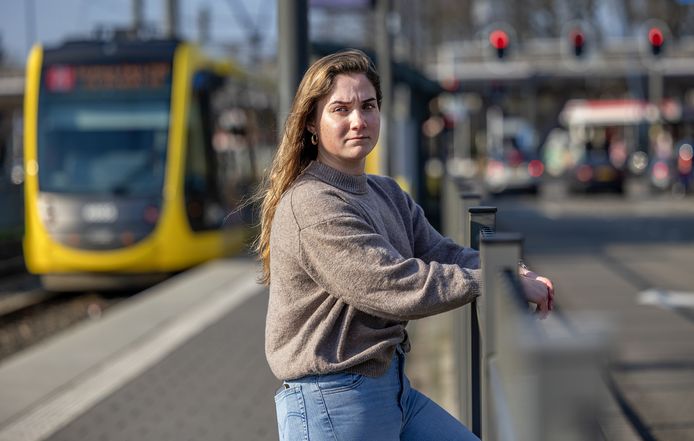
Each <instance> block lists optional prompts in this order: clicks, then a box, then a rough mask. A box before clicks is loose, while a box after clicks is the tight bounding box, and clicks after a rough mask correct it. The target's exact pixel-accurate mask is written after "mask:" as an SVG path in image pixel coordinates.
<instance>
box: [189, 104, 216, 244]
mask: <svg viewBox="0 0 694 441" xmlns="http://www.w3.org/2000/svg"><path fill="white" fill-rule="evenodd" d="M203 114H204V112H203V111H202V110H201V103H200V100H199V98H197V97H196V96H193V97H191V106H190V109H189V117H188V143H187V152H186V167H185V201H186V212H187V214H188V221H189V223H190V226H191V228H192V229H193V230H194V231H198V230H206V229H211V228H218V227H219V226H220V224H221V218H222V217H223V210H222V208H221V207H220V206H219V203H218V202H217V198H216V197H215V195H216V194H217V191H216V188H214V185H215V179H210V175H211V173H214V167H213V166H212V164H210V153H209V151H208V150H209V149H210V146H209V142H208V136H206V133H205V123H204V115H203Z"/></svg>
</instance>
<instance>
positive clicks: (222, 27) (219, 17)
mask: <svg viewBox="0 0 694 441" xmlns="http://www.w3.org/2000/svg"><path fill="white" fill-rule="evenodd" d="M142 1H143V3H144V19H145V22H146V23H149V24H152V25H154V26H155V27H156V28H157V29H159V30H161V29H162V24H163V22H164V5H165V0H142ZM32 5H33V17H34V18H33V22H34V26H33V29H34V32H33V33H32V32H31V29H32V26H31V22H32V19H31V16H32V14H31V10H32ZM131 5H132V2H131V1H129V0H0V38H1V39H2V46H3V47H4V50H5V52H6V56H7V58H9V59H10V60H12V61H13V62H14V64H18V65H20V66H22V65H23V64H24V59H25V58H26V55H27V53H28V51H29V48H30V47H31V44H32V43H33V41H34V40H35V41H38V42H41V43H42V44H44V45H55V44H59V43H60V42H61V41H63V40H64V39H66V38H69V37H73V36H82V37H84V36H88V35H89V34H90V33H91V32H92V31H93V30H94V28H95V27H97V26H109V27H123V26H128V25H130V24H131V22H132V11H131V7H132V6H131ZM179 5H180V6H179V8H180V18H179V23H180V29H181V34H182V35H183V36H184V37H185V38H188V39H196V38H197V35H198V32H197V17H198V11H199V10H200V9H201V8H203V7H207V8H209V10H210V18H211V24H210V28H211V29H210V34H211V36H210V37H211V40H212V43H213V44H215V45H217V46H221V45H226V44H232V45H240V44H243V43H244V41H246V40H247V38H248V35H249V33H248V30H247V29H246V27H245V26H243V25H242V24H240V23H250V26H251V27H253V26H257V28H258V29H259V31H260V32H261V33H262V37H263V42H264V44H263V46H262V50H263V52H267V51H272V50H273V48H274V41H275V39H276V35H277V30H276V29H277V24H276V18H275V14H276V1H275V0H179ZM240 8H245V11H246V13H247V14H244V13H243V12H241V11H242V9H240ZM246 17H248V18H246ZM32 34H33V35H32Z"/></svg>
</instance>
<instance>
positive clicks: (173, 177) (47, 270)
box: [24, 38, 274, 291]
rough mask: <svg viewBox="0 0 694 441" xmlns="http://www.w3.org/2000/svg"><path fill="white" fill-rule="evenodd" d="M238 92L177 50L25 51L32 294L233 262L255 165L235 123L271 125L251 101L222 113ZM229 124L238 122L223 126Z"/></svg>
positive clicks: (140, 45) (147, 46)
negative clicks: (37, 281) (37, 283)
mask: <svg viewBox="0 0 694 441" xmlns="http://www.w3.org/2000/svg"><path fill="white" fill-rule="evenodd" d="M247 81H250V80H248V76H246V75H244V73H243V71H242V70H241V69H239V68H237V67H235V66H234V65H232V64H230V63H228V62H227V63H220V62H213V61H211V60H209V59H207V58H205V56H204V55H203V54H202V52H201V51H200V50H199V49H198V48H197V47H196V46H194V45H193V44H190V43H187V42H184V41H180V40H133V39H127V38H120V39H117V38H116V39H114V38H111V39H98V40H85V41H73V42H66V43H64V44H62V45H60V46H58V47H55V48H43V47H42V46H40V45H37V46H34V47H33V48H32V50H31V52H30V55H29V58H28V62H27V67H26V90H25V103H24V106H25V117H24V124H25V126H24V134H25V138H24V142H25V145H24V156H25V157H24V167H25V175H26V178H25V179H26V181H25V192H24V194H25V197H24V200H25V237H24V255H25V261H26V265H27V268H28V270H29V271H30V272H31V273H34V274H37V275H39V276H40V278H41V282H42V284H43V286H44V287H45V289H47V290H52V291H80V290H91V289H95V290H107V289H122V288H131V287H134V286H143V285H149V284H152V283H155V282H156V281H158V280H161V279H163V278H165V277H166V276H168V275H170V274H172V273H175V272H179V271H182V270H185V269H187V268H190V267H192V266H194V265H197V264H200V263H202V262H204V261H207V260H210V259H214V258H219V257H223V256H228V255H231V254H235V253H240V252H243V250H244V249H245V246H246V241H247V239H248V238H249V237H250V234H251V227H250V222H249V217H248V215H247V213H246V209H239V208H238V207H239V206H242V205H239V202H240V201H242V200H243V199H244V197H245V196H247V195H248V194H249V193H250V192H251V191H252V190H253V186H254V185H255V178H256V176H257V173H256V167H258V164H257V161H256V158H257V156H258V154H257V152H254V148H257V147H258V146H257V139H258V136H252V135H251V134H250V133H248V130H249V121H250V120H255V122H256V124H255V127H256V128H257V127H267V125H268V124H274V116H270V115H267V117H266V120H265V121H258V118H257V117H255V116H253V115H256V116H257V115H258V114H262V112H256V111H255V110H257V109H252V107H253V106H255V107H257V106H258V104H257V102H258V99H257V96H256V98H255V99H254V100H253V101H254V103H250V104H249V102H245V103H240V102H234V100H235V99H240V98H239V97H240V96H241V95H243V94H244V93H245V94H246V95H248V94H247V93H246V92H247V90H248V89H247V87H246V86H247ZM229 84H235V85H236V87H235V88H232V87H230V86H229ZM234 91H235V92H234ZM271 101H272V100H266V103H265V105H266V108H265V109H264V110H263V112H269V111H270V110H269V106H270V104H268V103H269V102H271ZM229 112H231V114H232V116H233V114H234V112H236V114H238V113H239V112H241V114H242V116H243V118H236V120H234V118H231V120H232V123H231V126H229V124H227V125H226V126H225V124H224V123H223V122H224V121H228V120H230V118H229ZM251 114H252V115H251ZM225 115H226V118H225ZM234 121H236V123H234ZM239 121H241V122H239ZM239 124H242V125H241V126H239ZM239 137H240V138H243V141H242V142H236V143H230V142H229V140H230V139H231V140H233V139H234V138H236V139H238V138H239ZM251 138H253V139H255V140H256V141H255V144H254V143H253V142H250V141H249V140H250V139H251ZM269 138H270V139H273V140H274V134H270V136H269ZM219 140H221V141H219ZM246 141H248V142H246Z"/></svg>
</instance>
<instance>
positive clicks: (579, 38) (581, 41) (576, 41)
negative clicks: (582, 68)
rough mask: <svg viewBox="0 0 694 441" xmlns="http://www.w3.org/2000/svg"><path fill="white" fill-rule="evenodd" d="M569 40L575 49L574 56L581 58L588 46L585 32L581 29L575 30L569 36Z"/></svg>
mask: <svg viewBox="0 0 694 441" xmlns="http://www.w3.org/2000/svg"><path fill="white" fill-rule="evenodd" d="M569 39H570V41H571V45H572V46H573V49H574V55H575V56H577V57H581V56H582V55H583V49H584V46H585V44H586V37H585V35H584V34H583V32H581V30H580V29H574V30H572V31H571V33H570V34H569Z"/></svg>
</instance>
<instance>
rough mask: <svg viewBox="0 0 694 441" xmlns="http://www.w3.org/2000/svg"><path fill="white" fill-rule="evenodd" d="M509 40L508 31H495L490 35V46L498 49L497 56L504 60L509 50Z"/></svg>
mask: <svg viewBox="0 0 694 441" xmlns="http://www.w3.org/2000/svg"><path fill="white" fill-rule="evenodd" d="M508 43H509V38H508V34H507V33H506V31H502V30H501V29H495V30H493V31H492V32H491V33H490V34H489V44H491V45H492V47H493V48H494V49H496V56H497V57H498V58H504V52H505V50H506V49H507V48H508Z"/></svg>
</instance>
